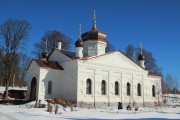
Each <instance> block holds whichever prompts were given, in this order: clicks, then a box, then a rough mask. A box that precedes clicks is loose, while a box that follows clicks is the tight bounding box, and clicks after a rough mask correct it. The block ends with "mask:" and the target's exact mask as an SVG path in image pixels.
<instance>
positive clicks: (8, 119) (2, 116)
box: [0, 112, 17, 120]
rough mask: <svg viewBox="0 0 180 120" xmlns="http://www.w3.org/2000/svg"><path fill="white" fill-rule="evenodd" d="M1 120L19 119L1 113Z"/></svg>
mask: <svg viewBox="0 0 180 120" xmlns="http://www.w3.org/2000/svg"><path fill="white" fill-rule="evenodd" d="M0 120H17V119H16V118H13V117H11V116H10V115H6V114H4V113H1V112H0Z"/></svg>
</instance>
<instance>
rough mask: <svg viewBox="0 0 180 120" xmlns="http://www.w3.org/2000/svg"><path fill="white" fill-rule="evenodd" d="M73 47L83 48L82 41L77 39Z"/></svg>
mask: <svg viewBox="0 0 180 120" xmlns="http://www.w3.org/2000/svg"><path fill="white" fill-rule="evenodd" d="M75 46H76V47H83V41H82V40H81V39H78V40H77V41H76V42H75Z"/></svg>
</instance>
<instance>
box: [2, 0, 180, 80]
mask: <svg viewBox="0 0 180 120" xmlns="http://www.w3.org/2000/svg"><path fill="white" fill-rule="evenodd" d="M93 10H96V18H97V28H98V29H99V30H100V31H102V32H105V33H106V34H107V39H108V40H109V41H110V42H111V43H112V44H113V45H114V46H115V48H116V49H120V50H122V51H124V49H125V47H126V46H127V45H128V44H133V45H134V46H136V47H138V46H139V42H140V41H142V44H143V48H145V49H147V50H148V51H151V52H152V53H153V56H154V58H155V59H156V61H157V64H158V65H159V66H160V67H162V69H163V73H164V75H166V74H167V73H171V74H172V75H173V76H174V77H176V78H177V79H178V80H179V81H180V53H179V52H180V0H0V24H2V23H3V22H4V21H6V20H7V19H8V18H13V19H24V20H27V21H28V22H29V23H30V24H31V26H32V29H31V31H30V37H29V41H28V43H27V46H28V47H27V48H28V49H27V53H28V54H29V55H30V54H31V51H32V49H33V43H35V42H36V41H39V40H40V39H41V37H42V36H43V35H44V33H45V32H46V31H48V30H58V31H61V32H62V33H64V34H65V35H67V36H68V37H70V38H71V39H72V40H73V41H76V40H77V38H78V26H79V24H80V23H81V24H82V33H83V32H86V31H88V30H90V29H91V27H92V21H93ZM74 48H75V46H74V44H73V45H72V50H74Z"/></svg>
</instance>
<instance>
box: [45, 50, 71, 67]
mask: <svg viewBox="0 0 180 120" xmlns="http://www.w3.org/2000/svg"><path fill="white" fill-rule="evenodd" d="M48 60H49V61H57V62H58V63H59V64H60V63H64V62H68V61H71V60H72V59H71V58H70V57H68V56H67V55H65V54H63V53H61V52H60V51H58V50H56V49H55V50H54V51H53V52H52V53H51V55H50V56H49V58H48Z"/></svg>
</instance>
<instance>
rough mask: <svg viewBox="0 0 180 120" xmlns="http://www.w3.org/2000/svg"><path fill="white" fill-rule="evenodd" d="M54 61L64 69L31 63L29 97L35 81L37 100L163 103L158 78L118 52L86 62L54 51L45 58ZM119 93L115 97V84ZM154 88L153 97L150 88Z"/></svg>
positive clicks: (86, 60) (109, 103) (124, 103)
mask: <svg viewBox="0 0 180 120" xmlns="http://www.w3.org/2000/svg"><path fill="white" fill-rule="evenodd" d="M48 60H49V61H57V62H58V63H59V64H60V65H61V66H62V67H63V68H64V70H56V69H51V68H49V67H40V66H39V65H38V64H37V63H36V62H35V61H32V62H31V64H30V66H29V68H28V74H29V80H28V81H29V82H28V96H29V97H30V91H31V90H30V89H31V81H32V79H33V77H35V78H36V80H37V86H36V87H37V88H36V89H37V90H36V100H38V99H41V100H42V99H49V98H57V97H58V98H65V99H68V100H71V101H73V102H76V103H78V104H79V105H81V104H88V105H89V104H90V105H92V106H114V105H117V103H118V102H121V103H123V105H126V104H129V103H131V104H133V103H134V102H135V103H136V104H140V105H142V104H143V103H144V105H150V104H151V105H152V104H153V105H154V104H155V103H157V102H158V101H159V102H161V101H162V97H161V96H162V95H161V77H160V76H154V75H148V71H146V70H144V69H143V68H141V67H140V66H139V65H137V64H135V63H134V62H133V61H131V60H130V59H129V58H127V57H126V56H125V55H123V54H122V53H121V52H119V51H115V52H112V53H108V54H104V55H101V56H96V57H89V58H88V59H85V60H83V59H71V58H69V57H67V56H66V55H64V54H63V53H61V52H60V51H58V50H54V51H53V53H52V54H51V56H50V57H49V59H48ZM87 79H90V80H91V94H87V93H86V87H87ZM102 80H104V81H105V82H106V91H105V95H102V93H101V92H102V91H101V83H102ZM48 81H52V92H51V94H48ZM116 81H117V83H118V88H119V89H118V94H117V95H115V82H116ZM127 83H130V85H131V86H130V89H131V90H130V96H128V95H127ZM138 83H139V84H140V85H141V93H140V94H141V95H140V96H138V95H137V94H138V93H137V85H138ZM153 85H154V86H155V97H153V96H152V86H153Z"/></svg>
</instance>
